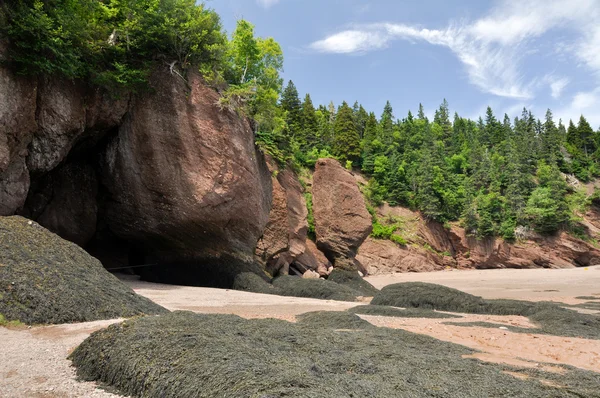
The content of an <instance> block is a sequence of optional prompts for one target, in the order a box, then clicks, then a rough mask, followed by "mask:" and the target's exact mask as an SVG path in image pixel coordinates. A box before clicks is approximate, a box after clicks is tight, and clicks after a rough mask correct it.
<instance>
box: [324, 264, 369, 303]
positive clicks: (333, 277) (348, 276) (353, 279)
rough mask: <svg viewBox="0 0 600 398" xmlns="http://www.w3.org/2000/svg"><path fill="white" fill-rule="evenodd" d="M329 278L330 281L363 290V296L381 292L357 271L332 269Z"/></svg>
mask: <svg viewBox="0 0 600 398" xmlns="http://www.w3.org/2000/svg"><path fill="white" fill-rule="evenodd" d="M327 280H328V281H329V282H335V283H337V284H338V285H344V286H347V287H349V288H352V289H354V290H356V291H358V292H361V293H362V295H363V296H369V297H371V296H373V295H375V294H377V293H379V289H377V288H376V287H375V286H373V285H371V284H370V283H369V282H367V281H366V280H364V279H363V277H361V276H360V275H359V274H358V272H356V271H347V270H344V269H339V268H336V269H334V270H333V271H331V274H330V275H329V277H328V278H327Z"/></svg>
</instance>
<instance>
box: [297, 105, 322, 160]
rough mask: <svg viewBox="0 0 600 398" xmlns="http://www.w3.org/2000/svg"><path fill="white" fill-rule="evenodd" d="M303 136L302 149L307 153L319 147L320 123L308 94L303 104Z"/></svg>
mask: <svg viewBox="0 0 600 398" xmlns="http://www.w3.org/2000/svg"><path fill="white" fill-rule="evenodd" d="M301 125H302V134H301V142H300V147H301V148H302V150H304V151H307V150H308V149H310V148H313V147H315V146H316V145H317V136H318V134H319V121H318V119H317V115H316V112H315V107H314V105H313V103H312V100H311V99H310V94H306V96H305V97H304V102H303V103H302V123H301Z"/></svg>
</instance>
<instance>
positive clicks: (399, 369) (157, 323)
mask: <svg viewBox="0 0 600 398" xmlns="http://www.w3.org/2000/svg"><path fill="white" fill-rule="evenodd" d="M327 315H329V316H331V317H332V319H333V322H334V324H333V325H332V324H331V323H330V322H325V318H326V317H327ZM337 316H338V314H336V313H334V314H327V313H319V314H316V315H315V314H312V315H307V317H306V319H305V320H304V321H302V320H301V321H300V322H299V323H296V324H294V323H290V322H286V321H282V320H276V319H251V320H247V319H242V318H239V317H237V316H234V315H199V314H193V313H190V312H174V313H170V314H166V315H161V316H158V317H144V318H139V319H134V320H129V321H125V322H124V323H121V324H115V325H111V326H110V327H108V328H106V329H103V330H100V331H98V332H95V333H93V334H92V335H91V336H90V337H89V338H88V339H87V340H85V341H84V342H83V343H82V344H81V345H80V346H79V347H78V348H77V349H76V350H75V351H74V352H73V354H71V356H70V359H71V360H72V361H73V364H74V366H75V367H76V368H77V374H78V375H79V377H81V378H82V379H84V380H89V381H99V382H102V383H106V384H109V385H110V386H111V387H113V388H116V389H117V390H118V391H119V392H120V393H122V394H124V395H129V396H132V397H149V398H151V397H161V398H170V397H178V398H188V397H232V398H236V397H240V398H241V397H244V398H245V397H307V398H308V397H312V398H317V397H318V398H320V397H375V398H378V397H381V398H383V397H385V398H389V397H412V398H421V397H464V398H469V397H477V398H479V397H504V398H508V397H511V398H513V397H522V398H525V397H527V398H542V397H544V398H558V397H584V396H585V397H590V398H591V397H600V392H599V391H598V385H599V384H600V374H598V373H594V372H586V371H582V370H578V369H574V368H570V369H568V370H567V372H566V373H565V374H556V373H546V372H543V371H540V370H534V369H515V368H511V367H509V366H506V365H500V364H494V363H485V365H484V364H482V363H481V362H479V361H478V360H475V359H465V358H462V356H463V355H465V354H471V353H472V352H473V351H472V350H470V349H469V348H466V347H464V346H460V345H456V344H452V343H447V342H443V341H440V340H436V339H434V338H431V337H428V336H422V335H418V334H413V333H409V332H405V331H402V330H393V329H388V328H377V327H374V326H373V327H365V328H361V326H363V325H362V324H361V325H358V328H357V325H355V324H351V325H348V324H347V320H348V317H343V318H340V319H339V320H340V321H341V323H340V324H338V325H337V326H336V325H335V319H338V318H337ZM313 317H316V318H313ZM310 318H313V319H310ZM313 321H314V322H313ZM339 326H341V327H339ZM348 326H350V327H349V328H348ZM504 371H511V372H513V373H514V372H519V373H520V374H522V375H524V376H526V377H524V379H523V380H521V379H519V378H516V377H513V376H512V375H509V374H506V373H504ZM541 380H550V381H553V383H552V384H548V383H546V384H542V383H540V381H541ZM559 386H560V387H559Z"/></svg>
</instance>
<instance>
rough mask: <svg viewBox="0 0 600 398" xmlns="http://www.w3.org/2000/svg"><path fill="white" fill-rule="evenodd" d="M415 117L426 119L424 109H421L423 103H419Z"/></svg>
mask: <svg viewBox="0 0 600 398" xmlns="http://www.w3.org/2000/svg"><path fill="white" fill-rule="evenodd" d="M417 119H419V120H425V121H427V116H425V110H424V109H423V104H419V112H418V113H417Z"/></svg>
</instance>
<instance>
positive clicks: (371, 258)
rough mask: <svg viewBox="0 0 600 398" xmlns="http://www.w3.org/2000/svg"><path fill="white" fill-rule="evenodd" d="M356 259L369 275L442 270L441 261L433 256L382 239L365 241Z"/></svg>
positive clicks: (423, 251)
mask: <svg viewBox="0 0 600 398" xmlns="http://www.w3.org/2000/svg"><path fill="white" fill-rule="evenodd" d="M356 258H357V259H358V261H360V263H361V264H362V265H363V266H364V267H365V268H366V269H367V272H368V273H369V275H377V274H392V273H396V272H430V271H437V270H440V269H443V268H444V265H443V264H442V261H440V259H439V257H438V256H436V255H434V254H431V253H428V252H427V251H425V250H423V249H418V248H414V247H410V246H404V247H403V246H400V245H398V244H396V243H394V242H392V241H389V240H383V239H373V238H368V239H367V240H365V242H364V243H363V244H362V245H361V246H360V249H359V252H358V255H357V256H356Z"/></svg>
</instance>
